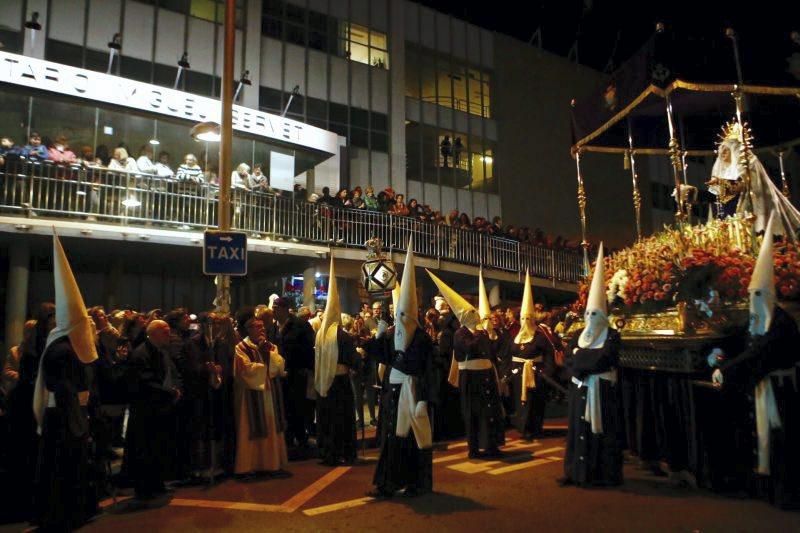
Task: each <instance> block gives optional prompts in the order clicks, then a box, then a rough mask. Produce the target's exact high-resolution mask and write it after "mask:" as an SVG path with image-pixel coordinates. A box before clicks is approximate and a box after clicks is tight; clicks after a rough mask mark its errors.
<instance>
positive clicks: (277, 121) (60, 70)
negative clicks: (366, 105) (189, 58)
mask: <svg viewBox="0 0 800 533" xmlns="http://www.w3.org/2000/svg"><path fill="white" fill-rule="evenodd" d="M0 82H4V83H10V84H14V85H20V86H23V87H30V88H31V89H37V90H43V91H51V92H55V93H59V94H63V95H67V96H74V97H77V98H84V99H86V100H91V101H94V102H102V103H106V104H111V105H116V106H122V107H128V108H134V109H137V110H140V111H146V112H151V113H159V114H162V115H167V116H171V117H175V118H179V119H184V120H189V121H192V122H204V121H214V122H217V123H219V122H220V115H221V112H222V109H221V108H222V106H221V105H220V101H219V100H216V99H213V98H207V97H205V96H197V95H194V94H190V93H186V92H183V91H178V90H175V89H169V88H166V87H160V86H158V85H151V84H149V83H142V82H139V81H135V80H130V79H127V78H121V77H119V76H111V75H109V74H103V73H102V72H94V71H92V70H86V69H82V68H77V67H71V66H69V65H62V64H60V63H53V62H52V61H43V60H41V59H36V58H33V57H27V56H23V55H19V54H10V53H7V52H0ZM233 129H234V130H237V131H241V132H245V133H249V134H252V135H258V136H261V137H266V138H269V139H273V140H278V141H282V142H286V143H291V144H296V145H299V146H302V147H305V148H311V149H314V150H320V151H323V152H327V153H329V154H337V153H339V147H338V144H339V143H338V135H337V134H336V133H333V132H330V131H327V130H323V129H322V128H317V127H314V126H310V125H308V124H305V123H303V122H298V121H296V120H292V119H288V118H284V117H281V116H279V115H273V114H270V113H265V112H263V111H257V110H255V109H249V108H247V107H242V106H239V105H234V106H233Z"/></svg>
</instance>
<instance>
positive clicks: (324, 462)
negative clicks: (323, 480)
mask: <svg viewBox="0 0 800 533" xmlns="http://www.w3.org/2000/svg"><path fill="white" fill-rule="evenodd" d="M317 464H318V465H322V466H336V465H337V464H338V462H337V461H336V460H335V459H323V460H322V461H319V462H318V463H317Z"/></svg>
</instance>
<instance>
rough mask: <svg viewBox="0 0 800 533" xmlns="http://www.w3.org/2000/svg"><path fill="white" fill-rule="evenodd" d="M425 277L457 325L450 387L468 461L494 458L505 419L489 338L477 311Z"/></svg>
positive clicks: (446, 287) (460, 298) (447, 288)
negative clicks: (455, 396) (456, 395)
mask: <svg viewBox="0 0 800 533" xmlns="http://www.w3.org/2000/svg"><path fill="white" fill-rule="evenodd" d="M428 275H429V276H430V277H431V279H432V280H433V282H434V283H435V284H436V286H437V287H438V288H439V292H441V293H442V296H444V299H445V300H446V301H447V305H448V306H449V307H450V309H451V310H452V312H453V313H454V314H455V316H456V318H458V321H459V322H460V323H461V327H460V328H459V329H458V330H457V331H456V332H455V335H454V336H453V354H454V358H453V364H451V375H450V383H451V385H453V386H456V387H457V388H458V389H459V391H460V394H461V416H462V417H463V419H464V426H465V429H466V432H467V443H468V445H469V457H470V459H475V458H480V457H498V456H500V446H502V445H503V444H505V416H504V415H503V406H502V404H501V402H500V393H499V380H498V374H497V368H496V367H495V364H494V360H493V357H492V347H491V340H490V338H489V334H488V333H487V332H486V331H485V330H484V329H483V327H482V326H481V318H480V314H479V313H478V310H477V309H475V308H474V307H473V306H472V305H470V303H469V302H467V301H466V300H465V299H464V298H463V297H462V296H461V295H460V294H458V293H457V292H456V291H454V290H453V289H452V288H450V287H449V286H447V285H446V284H445V282H443V281H442V280H440V279H439V278H438V277H436V276H435V275H434V274H433V273H431V272H430V271H428ZM481 450H484V451H483V452H481Z"/></svg>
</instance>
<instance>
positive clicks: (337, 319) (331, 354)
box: [314, 257, 342, 398]
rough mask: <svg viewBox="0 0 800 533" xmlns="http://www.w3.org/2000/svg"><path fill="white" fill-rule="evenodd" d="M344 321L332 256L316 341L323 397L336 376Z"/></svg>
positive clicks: (317, 385) (316, 375)
mask: <svg viewBox="0 0 800 533" xmlns="http://www.w3.org/2000/svg"><path fill="white" fill-rule="evenodd" d="M341 323H342V309H341V306H340V305H339V291H338V289H337V287H336V271H335V269H334V266H333V257H331V269H330V273H329V281H328V301H327V302H326V303H325V312H324V313H323V314H322V325H321V326H320V328H319V330H318V331H317V338H316V342H315V343H314V354H315V361H314V363H315V364H314V388H315V389H316V390H317V392H318V393H319V394H320V396H322V397H323V398H324V397H326V396H327V395H328V389H330V388H331V385H332V384H333V378H335V377H336V364H337V363H338V362H339V326H340V325H341Z"/></svg>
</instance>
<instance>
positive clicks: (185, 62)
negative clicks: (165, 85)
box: [172, 52, 192, 89]
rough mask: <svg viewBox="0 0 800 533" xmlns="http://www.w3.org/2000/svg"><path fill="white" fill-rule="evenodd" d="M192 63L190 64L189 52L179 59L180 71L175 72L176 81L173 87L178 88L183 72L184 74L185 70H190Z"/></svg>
mask: <svg viewBox="0 0 800 533" xmlns="http://www.w3.org/2000/svg"><path fill="white" fill-rule="evenodd" d="M190 68H192V67H191V65H189V52H184V53H183V55H182V56H181V58H180V59H179V60H178V73H177V74H175V83H173V84H172V88H173V89H177V88H178V83H179V82H180V81H181V74H183V71H184V70H189V69H190Z"/></svg>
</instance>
